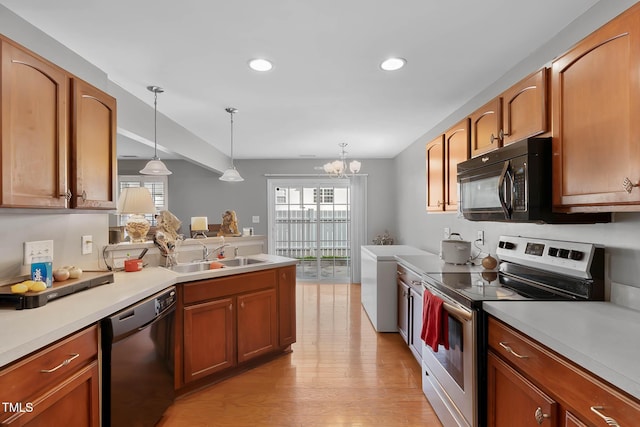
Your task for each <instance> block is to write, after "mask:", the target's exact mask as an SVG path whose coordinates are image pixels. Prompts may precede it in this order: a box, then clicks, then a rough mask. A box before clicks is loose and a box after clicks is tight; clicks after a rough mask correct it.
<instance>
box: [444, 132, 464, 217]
mask: <svg viewBox="0 0 640 427" xmlns="http://www.w3.org/2000/svg"><path fill="white" fill-rule="evenodd" d="M444 146H445V151H444V153H445V159H444V163H445V182H444V192H445V206H444V210H445V211H457V210H458V163H460V162H464V161H465V160H467V159H468V158H469V119H464V120H462V121H461V122H460V123H458V124H456V125H455V126H454V127H452V128H451V129H449V130H448V131H447V132H446V133H445V134H444Z"/></svg>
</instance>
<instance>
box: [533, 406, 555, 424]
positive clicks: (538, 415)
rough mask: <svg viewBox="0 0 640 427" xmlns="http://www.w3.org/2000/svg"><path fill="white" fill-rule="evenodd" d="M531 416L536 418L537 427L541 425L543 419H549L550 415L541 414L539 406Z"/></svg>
mask: <svg viewBox="0 0 640 427" xmlns="http://www.w3.org/2000/svg"><path fill="white" fill-rule="evenodd" d="M533 416H534V417H535V418H536V422H537V423H538V425H540V424H542V423H543V422H544V420H545V418H551V415H549V414H545V413H544V412H542V408H541V407H539V406H538V408H537V409H536V412H535V413H534V414H533Z"/></svg>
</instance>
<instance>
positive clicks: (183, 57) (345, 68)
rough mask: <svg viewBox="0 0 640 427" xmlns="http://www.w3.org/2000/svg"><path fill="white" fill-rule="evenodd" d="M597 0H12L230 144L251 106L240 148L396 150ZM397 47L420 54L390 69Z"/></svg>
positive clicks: (265, 154) (324, 152) (193, 125)
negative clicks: (385, 67)
mask: <svg viewBox="0 0 640 427" xmlns="http://www.w3.org/2000/svg"><path fill="white" fill-rule="evenodd" d="M595 3H597V0H561V1H558V0H536V1H531V0H527V1H525V0H483V1H476V0H444V1H443V0H440V1H435V0H395V1H390V0H339V1H338V0H270V1H265V0H234V1H224V2H223V1H220V0H212V1H204V0H181V1H168V0H133V1H132V0H109V1H101V0H56V1H51V0H0V4H2V5H4V6H6V7H7V8H8V9H10V10H12V11H14V12H15V13H16V14H18V15H19V16H21V17H22V18H24V19H25V20H27V21H29V22H31V23H32V24H33V25H35V26H36V27H38V28H40V29H41V30H43V31H44V32H45V33H47V34H49V35H50V36H52V37H53V38H54V39H56V40H58V41H59V42H61V43H62V44H64V45H66V46H67V47H69V48H70V49H72V50H73V51H75V52H77V53H78V54H80V55H81V56H82V57H84V58H85V59H87V60H89V61H90V62H92V63H93V64H95V65H96V66H97V67H99V68H100V69H102V70H103V71H105V72H106V73H107V74H108V76H109V78H110V79H111V80H112V81H114V82H116V83H117V84H119V85H120V86H122V87H123V88H124V89H126V90H127V91H129V92H131V93H132V94H134V95H135V96H137V97H139V98H140V99H142V100H144V101H145V102H147V103H148V104H151V105H152V104H153V94H152V93H151V92H149V91H147V90H146V87H147V86H148V85H158V86H161V87H163V88H164V90H165V93H163V94H160V95H159V97H158V111H159V112H161V113H163V114H165V115H166V116H168V117H170V118H171V119H173V120H174V121H176V122H177V123H179V124H180V125H182V126H184V127H185V128H187V129H189V130H190V131H191V132H193V133H194V134H196V135H198V136H199V137H201V138H202V139H204V140H205V141H207V142H208V143H210V144H212V145H213V146H215V147H216V148H218V149H219V150H220V151H222V152H224V153H225V154H227V155H229V151H230V150H229V115H228V113H226V112H225V110H224V109H225V107H228V106H233V107H236V108H238V109H239V112H238V113H237V114H236V115H235V117H234V141H235V147H234V155H235V157H236V158H251V159H259V158H265V159H266V158H298V157H301V156H303V157H304V156H311V155H315V156H317V157H320V158H332V157H336V156H337V154H338V153H339V148H338V143H339V142H347V143H348V144H349V146H348V147H347V150H348V152H349V156H350V157H360V158H390V157H394V156H395V155H397V154H398V153H399V152H400V151H402V150H403V149H404V148H406V147H407V146H408V145H410V144H411V143H412V142H414V141H416V140H417V139H418V138H419V137H420V136H421V135H422V134H424V133H425V132H427V131H428V130H430V129H431V128H432V127H433V126H435V125H436V124H437V123H439V122H440V121H441V120H442V119H444V118H445V117H447V116H448V115H449V114H451V113H452V112H453V111H455V110H456V109H457V108H459V107H460V106H461V105H463V104H464V103H465V102H466V101H468V100H469V99H471V98H472V97H473V96H474V95H476V94H478V93H479V92H480V91H481V90H482V89H484V88H485V87H487V86H488V85H490V84H491V83H493V82H494V81H496V80H497V79H498V78H499V77H500V76H501V75H503V74H504V73H505V72H506V71H507V70H509V69H510V68H512V67H513V66H514V64H516V63H518V62H520V61H521V60H522V59H523V58H525V57H527V56H528V55H529V54H530V53H531V52H532V51H534V50H535V49H536V48H538V47H539V46H541V45H543V44H544V43H545V42H546V41H548V40H549V39H550V38H552V37H553V36H554V35H555V34H557V33H558V32H559V31H560V30H561V29H562V28H564V27H565V26H566V25H568V24H569V23H570V22H571V21H573V20H574V19H575V18H576V17H578V16H579V15H581V14H582V13H584V12H585V11H586V10H587V9H588V8H589V7H591V6H592V5H593V4H595ZM389 56H401V57H404V58H406V59H407V65H406V67H405V68H404V69H402V70H400V71H397V72H385V71H382V70H380V69H379V63H380V62H381V60H383V59H385V58H386V57H389ZM255 57H264V58H267V59H270V60H271V61H273V63H274V68H273V70H271V71H269V72H267V73H257V72H255V71H252V70H250V69H249V68H248V67H247V61H248V60H249V59H251V58H255ZM531 71H533V70H531ZM123 140H124V139H123ZM136 145H138V144H137V143H136V142H133V141H130V142H129V143H128V144H125V143H123V144H122V146H120V145H119V147H118V151H119V154H127V150H128V149H132V150H133V149H134V148H135V146H136ZM127 146H129V148H126V147H127ZM132 147H133V148H132ZM140 148H141V149H142V152H144V151H145V148H144V147H140ZM146 152H148V153H149V154H147V156H148V157H150V156H151V155H152V150H149V149H148V148H146ZM143 155H144V154H143ZM162 157H163V158H167V157H168V156H166V155H164V156H162Z"/></svg>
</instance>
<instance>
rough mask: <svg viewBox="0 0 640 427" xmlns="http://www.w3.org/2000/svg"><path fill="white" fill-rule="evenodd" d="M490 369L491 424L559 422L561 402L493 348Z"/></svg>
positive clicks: (548, 423) (511, 424)
mask: <svg viewBox="0 0 640 427" xmlns="http://www.w3.org/2000/svg"><path fill="white" fill-rule="evenodd" d="M487 371H488V372H487V388H488V389H487V393H488V394H487V405H488V407H487V422H488V425H490V426H493V427H503V426H504V427H512V426H537V425H541V426H557V425H558V421H557V413H558V404H557V403H556V402H555V401H554V400H553V399H551V398H550V397H549V396H547V395H546V394H544V393H543V392H542V391H541V390H540V389H538V388H537V387H536V386H535V385H533V384H532V383H531V382H529V381H528V380H527V379H526V378H524V377H523V376H522V375H520V374H519V373H518V372H517V371H516V370H515V369H513V368H512V367H510V366H509V365H507V364H506V363H505V362H503V361H502V360H500V359H499V358H498V357H497V356H495V355H494V354H493V353H491V352H489V354H488V357H487Z"/></svg>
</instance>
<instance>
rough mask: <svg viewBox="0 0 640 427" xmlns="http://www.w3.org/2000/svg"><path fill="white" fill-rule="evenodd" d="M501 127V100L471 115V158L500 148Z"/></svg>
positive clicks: (495, 99) (494, 100) (494, 101)
mask: <svg viewBox="0 0 640 427" xmlns="http://www.w3.org/2000/svg"><path fill="white" fill-rule="evenodd" d="M501 127H502V102H501V98H500V97H497V98H494V99H493V100H492V101H490V102H488V103H487V104H485V105H483V106H482V107H480V108H478V109H477V110H476V111H475V112H473V113H472V114H471V157H476V156H479V155H480V154H483V153H486V152H487V151H492V150H495V149H496V148H498V147H501V146H502V141H500V136H499V135H500V129H501Z"/></svg>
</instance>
